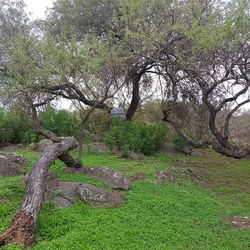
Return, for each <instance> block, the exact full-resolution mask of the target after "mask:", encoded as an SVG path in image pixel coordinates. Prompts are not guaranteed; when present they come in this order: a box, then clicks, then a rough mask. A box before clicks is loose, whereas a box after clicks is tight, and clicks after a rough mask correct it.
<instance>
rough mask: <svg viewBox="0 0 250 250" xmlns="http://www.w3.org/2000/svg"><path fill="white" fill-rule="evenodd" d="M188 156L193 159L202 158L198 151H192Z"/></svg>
mask: <svg viewBox="0 0 250 250" xmlns="http://www.w3.org/2000/svg"><path fill="white" fill-rule="evenodd" d="M190 155H191V156H194V157H203V154H202V153H201V152H199V151H198V150H193V151H192V152H191V154H190Z"/></svg>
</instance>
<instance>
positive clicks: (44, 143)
mask: <svg viewBox="0 0 250 250" xmlns="http://www.w3.org/2000/svg"><path fill="white" fill-rule="evenodd" d="M52 144H53V141H52V140H50V139H44V140H41V141H39V143H38V147H37V151H40V152H43V151H44V150H45V148H47V147H48V146H50V145H52Z"/></svg>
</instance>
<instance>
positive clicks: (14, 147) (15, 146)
mask: <svg viewBox="0 0 250 250" xmlns="http://www.w3.org/2000/svg"><path fill="white" fill-rule="evenodd" d="M23 148H25V146H24V145H23V144H7V145H2V146H1V147H0V150H1V151H8V152H13V151H17V150H21V149H23Z"/></svg>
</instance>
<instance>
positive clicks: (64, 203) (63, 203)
mask: <svg viewBox="0 0 250 250" xmlns="http://www.w3.org/2000/svg"><path fill="white" fill-rule="evenodd" d="M50 201H51V202H53V203H54V204H55V205H56V206H57V207H69V206H71V205H73V203H71V202H70V201H68V200H67V199H65V198H63V197H61V196H56V197H54V198H52V199H51V200H50Z"/></svg>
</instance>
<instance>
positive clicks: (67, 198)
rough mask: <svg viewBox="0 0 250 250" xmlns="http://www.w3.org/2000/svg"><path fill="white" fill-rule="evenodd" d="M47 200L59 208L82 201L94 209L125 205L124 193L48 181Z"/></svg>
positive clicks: (79, 184) (86, 185)
mask: <svg viewBox="0 0 250 250" xmlns="http://www.w3.org/2000/svg"><path fill="white" fill-rule="evenodd" d="M46 188H47V190H46V193H45V200H48V201H51V202H53V203H54V204H55V205H56V206H59V207H68V206H71V205H73V204H74V203H75V202H76V201H77V200H79V199H80V200H82V201H84V202H86V203H88V204H90V205H91V206H94V207H100V206H102V207H111V206H114V207H118V206H121V205H122V204H123V203H124V200H125V198H124V196H123V193H122V192H119V191H113V192H109V191H106V190H104V189H102V188H98V187H95V186H93V185H90V184H85V183H80V182H63V181H54V180H53V181H48V183H47V187H46Z"/></svg>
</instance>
